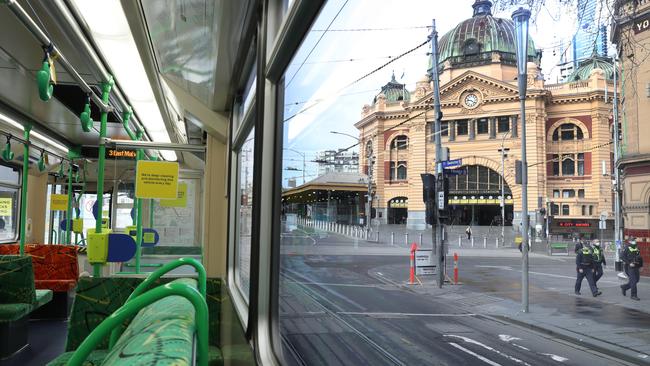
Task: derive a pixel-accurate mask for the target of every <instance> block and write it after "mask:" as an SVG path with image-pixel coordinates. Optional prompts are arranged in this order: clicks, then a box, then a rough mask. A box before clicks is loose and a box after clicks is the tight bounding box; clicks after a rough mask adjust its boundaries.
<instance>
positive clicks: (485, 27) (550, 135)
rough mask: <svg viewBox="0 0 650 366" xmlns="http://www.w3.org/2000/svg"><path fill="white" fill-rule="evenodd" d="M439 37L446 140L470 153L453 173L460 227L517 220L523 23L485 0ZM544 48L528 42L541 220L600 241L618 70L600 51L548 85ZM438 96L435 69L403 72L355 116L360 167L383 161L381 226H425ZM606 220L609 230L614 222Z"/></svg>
mask: <svg viewBox="0 0 650 366" xmlns="http://www.w3.org/2000/svg"><path fill="white" fill-rule="evenodd" d="M468 10H469V9H468ZM468 15H469V14H468ZM438 44H439V46H438V47H439V58H438V65H436V66H437V71H438V73H439V75H440V103H441V107H442V112H443V118H442V125H441V129H442V130H443V131H442V133H441V136H442V137H441V141H442V145H443V147H446V148H449V150H450V159H461V166H460V167H458V169H460V171H459V172H460V174H455V175H453V176H451V178H450V191H449V206H450V208H451V210H452V217H453V224H456V225H468V224H471V225H484V226H489V225H497V226H498V225H500V222H501V219H502V215H501V212H502V210H501V204H502V203H503V204H505V223H506V225H513V226H514V227H515V228H518V227H519V224H520V222H521V218H522V216H521V186H520V185H519V184H516V183H515V161H516V160H520V159H521V120H520V118H519V107H520V104H519V95H518V89H517V67H516V56H515V35H514V24H513V22H512V20H510V19H501V18H496V17H494V16H492V4H491V3H490V2H489V1H485V0H477V1H476V2H475V3H474V5H473V14H472V17H470V18H469V19H467V20H465V21H463V22H461V23H459V24H458V25H456V26H455V27H454V28H453V29H451V30H449V31H448V32H446V33H445V34H444V35H443V36H442V37H440V38H439V43H438ZM541 56H542V55H541V51H539V50H537V49H536V48H535V44H534V40H532V39H531V40H529V44H528V76H527V85H528V91H527V95H526V102H525V105H526V123H527V126H526V133H527V136H526V138H527V150H528V151H527V155H528V156H527V159H528V202H529V203H528V206H529V214H530V216H531V226H532V227H533V228H535V227H537V229H538V230H539V229H540V227H541V226H542V225H543V224H544V222H545V221H544V219H545V218H546V217H547V216H546V214H550V216H551V217H552V219H551V220H550V226H551V232H553V233H555V234H565V235H581V236H586V237H595V235H596V233H597V230H598V219H599V216H600V215H601V214H602V213H604V212H606V213H608V217H609V218H610V219H611V218H612V217H613V215H612V212H613V191H612V177H611V174H610V173H609V172H611V171H612V160H613V147H612V144H611V141H612V128H613V126H612V99H613V91H614V83H613V77H614V68H613V66H612V64H611V62H610V61H609V60H607V59H603V58H600V57H593V58H590V59H586V60H583V61H581V62H580V63H579V65H578V67H577V68H576V69H575V71H574V72H573V74H571V75H570V77H569V78H568V80H567V81H566V82H564V83H561V84H546V83H545V82H544V78H543V77H542V71H543V70H541V69H540V66H539V65H540V59H541ZM422 71H423V72H422V73H423V74H425V70H422ZM432 96H433V93H432V83H431V82H430V80H429V77H428V76H425V77H423V78H422V79H421V80H420V81H419V82H418V83H417V84H416V86H415V89H414V90H407V89H406V87H405V85H403V84H400V83H398V82H397V81H396V80H395V78H394V77H393V78H392V80H391V81H389V82H388V83H387V84H386V85H384V86H383V87H382V88H381V91H380V92H379V93H378V94H377V95H376V96H375V98H374V100H372V101H371V103H369V104H366V105H364V106H363V109H362V113H361V119H360V120H359V121H358V122H356V123H355V126H356V128H357V129H358V130H359V138H360V140H361V142H362V144H361V145H360V146H361V147H360V164H359V166H360V169H361V170H362V171H361V173H364V174H365V173H367V172H368V162H369V156H374V159H375V161H374V164H373V170H372V179H373V184H374V186H375V191H374V196H373V208H375V209H376V215H375V219H376V220H379V222H380V223H382V224H405V225H406V226H407V227H409V228H414V229H423V228H424V227H425V207H424V202H423V201H422V180H421V177H420V174H421V173H425V172H428V173H433V171H434V160H435V146H434V143H433V142H434V137H433V119H434V113H433V101H432ZM502 149H503V150H502ZM502 151H504V154H502ZM502 191H503V192H504V193H505V194H504V196H503V199H502V193H501V192H502ZM542 209H543V210H542ZM607 226H608V229H611V227H612V225H611V221H610V222H608V225H607Z"/></svg>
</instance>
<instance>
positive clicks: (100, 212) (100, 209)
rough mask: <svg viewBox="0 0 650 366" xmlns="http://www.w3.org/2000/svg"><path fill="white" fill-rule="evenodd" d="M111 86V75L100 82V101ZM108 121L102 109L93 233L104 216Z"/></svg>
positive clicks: (96, 272)
mask: <svg viewBox="0 0 650 366" xmlns="http://www.w3.org/2000/svg"><path fill="white" fill-rule="evenodd" d="M112 87H113V77H110V78H109V79H108V80H107V81H105V82H103V83H102V101H103V102H104V103H106V104H108V102H109V97H110V95H111V88H112ZM107 122H108V112H107V111H102V115H101V118H100V125H99V153H98V155H99V159H98V160H99V162H98V165H99V166H98V168H97V217H95V233H97V234H101V232H102V218H103V216H104V165H105V164H106V143H105V142H104V138H105V137H106V123H107ZM101 275H102V265H101V264H93V276H94V277H101Z"/></svg>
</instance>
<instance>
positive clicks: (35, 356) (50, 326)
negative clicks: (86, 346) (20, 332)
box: [0, 319, 68, 366]
mask: <svg viewBox="0 0 650 366" xmlns="http://www.w3.org/2000/svg"><path fill="white" fill-rule="evenodd" d="M67 331H68V321H67V320H65V319H63V320H61V319H56V320H50V319H47V320H30V322H29V336H28V337H29V338H28V339H29V344H28V346H27V347H26V348H24V349H22V350H21V351H20V352H18V353H17V354H15V355H14V356H12V357H10V358H8V359H5V360H1V361H0V366H41V365H46V364H47V363H48V362H50V361H52V360H53V359H55V358H56V357H57V356H59V355H60V354H61V353H63V352H64V349H65V340H66V337H67Z"/></svg>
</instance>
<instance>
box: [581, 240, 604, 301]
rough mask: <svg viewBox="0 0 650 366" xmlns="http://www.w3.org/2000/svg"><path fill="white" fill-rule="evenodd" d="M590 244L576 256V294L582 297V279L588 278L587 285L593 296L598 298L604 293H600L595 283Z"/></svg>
mask: <svg viewBox="0 0 650 366" xmlns="http://www.w3.org/2000/svg"><path fill="white" fill-rule="evenodd" d="M593 255H594V254H593V252H592V250H591V247H590V246H589V242H587V243H585V245H584V246H583V247H582V249H580V251H579V252H578V254H577V255H576V271H577V278H576V285H575V294H576V295H580V287H581V286H582V279H583V278H585V277H586V278H587V283H588V284H589V288H590V289H591V294H592V295H593V296H594V297H596V296H598V295H601V294H602V292H600V291H598V289H597V288H596V284H595V283H594V263H593V262H594V257H593Z"/></svg>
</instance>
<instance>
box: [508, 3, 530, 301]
mask: <svg viewBox="0 0 650 366" xmlns="http://www.w3.org/2000/svg"><path fill="white" fill-rule="evenodd" d="M528 19H530V10H527V9H524V8H519V9H517V10H515V12H514V13H512V20H513V21H514V23H515V38H516V44H517V71H518V77H517V84H518V86H519V102H520V109H521V112H520V113H521V216H522V218H521V219H522V230H523V233H522V239H523V240H522V241H521V246H522V247H521V253H522V260H521V307H522V312H524V313H527V312H528V311H529V309H528V225H529V218H528V160H527V159H526V88H527V85H526V82H527V79H528V78H527V70H526V68H527V66H528V65H527V63H528V57H527V56H528Z"/></svg>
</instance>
